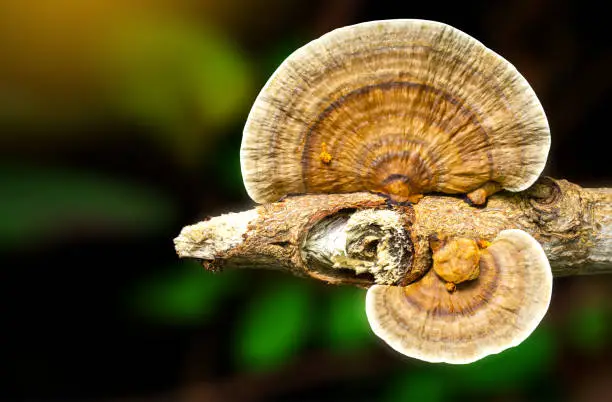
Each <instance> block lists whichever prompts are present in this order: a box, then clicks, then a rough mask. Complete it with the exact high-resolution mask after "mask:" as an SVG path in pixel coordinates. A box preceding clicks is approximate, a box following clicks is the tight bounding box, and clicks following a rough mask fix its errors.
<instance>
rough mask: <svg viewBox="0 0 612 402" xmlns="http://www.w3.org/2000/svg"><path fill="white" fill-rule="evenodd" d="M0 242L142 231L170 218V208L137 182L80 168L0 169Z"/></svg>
mask: <svg viewBox="0 0 612 402" xmlns="http://www.w3.org/2000/svg"><path fill="white" fill-rule="evenodd" d="M0 186H2V189H3V196H2V197H0V245H2V247H6V246H19V245H21V244H25V243H26V242H27V243H28V244H29V245H32V244H33V243H35V242H42V241H45V240H46V239H48V238H49V237H51V238H53V235H62V234H65V235H70V231H71V230H72V228H78V229H79V230H80V231H81V232H85V233H86V232H88V231H89V232H92V233H100V232H102V233H106V232H111V233H122V234H128V233H134V234H143V233H147V232H148V231H152V230H158V229H159V228H162V227H163V226H164V225H167V224H168V223H169V222H171V221H172V219H173V217H174V215H175V211H174V206H173V205H172V204H171V203H170V201H169V200H168V199H167V198H166V197H165V196H164V195H163V194H161V193H159V192H158V191H156V190H153V189H149V188H147V187H145V186H143V185H142V184H140V183H131V182H129V181H128V180H124V179H122V180H119V179H114V178H111V177H107V176H103V175H100V174H95V173H87V172H82V171H72V170H62V169H49V168H47V169H43V168H35V167H30V168H21V167H18V166H2V167H0Z"/></svg>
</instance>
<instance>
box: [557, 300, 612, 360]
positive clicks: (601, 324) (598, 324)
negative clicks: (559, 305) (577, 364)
mask: <svg viewBox="0 0 612 402" xmlns="http://www.w3.org/2000/svg"><path fill="white" fill-rule="evenodd" d="M567 331H568V332H569V338H570V341H571V342H572V344H573V345H574V346H575V347H576V348H578V349H580V350H581V351H583V352H586V353H597V352H598V351H599V350H600V349H602V348H603V347H605V345H606V343H608V342H609V341H610V338H612V308H610V307H609V304H608V307H607V308H606V307H605V305H604V304H592V305H591V304H586V305H584V306H578V307H575V308H574V309H573V310H572V311H571V312H570V314H569V317H568V324H567Z"/></svg>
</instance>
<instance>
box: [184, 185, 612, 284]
mask: <svg viewBox="0 0 612 402" xmlns="http://www.w3.org/2000/svg"><path fill="white" fill-rule="evenodd" d="M513 228H515V229H522V230H524V231H526V232H528V233H530V234H531V235H532V236H533V237H534V238H536V239H537V240H538V241H539V242H540V243H541V244H542V246H543V248H544V251H545V252H546V255H547V256H548V259H549V261H550V264H551V267H552V270H553V274H554V275H555V276H565V275H577V274H597V273H609V272H612V189H607V188H600V189H587V188H581V187H579V186H577V185H575V184H572V183H569V182H568V181H566V180H555V179H551V178H542V179H540V181H538V182H537V183H536V184H535V185H534V186H532V187H531V188H530V189H528V190H527V191H524V192H522V193H508V192H503V193H499V194H496V195H494V196H492V197H490V198H489V200H488V201H487V204H486V205H485V206H484V207H474V206H471V205H470V204H469V203H468V202H467V201H466V199H465V197H460V196H447V195H444V196H441V195H427V196H425V197H424V198H423V199H422V200H421V201H419V202H418V203H417V204H408V205H397V204H393V203H391V202H390V201H389V200H388V199H387V198H385V197H384V196H381V195H377V194H372V193H353V194H311V195H300V196H289V197H286V198H285V199H283V200H281V201H279V202H276V203H271V204H265V205H261V206H258V207H256V208H255V209H252V210H249V211H246V212H241V213H237V214H226V215H222V216H219V217H216V218H212V219H210V220H208V221H204V222H200V223H197V224H195V225H191V226H187V227H185V228H183V230H182V232H181V234H180V235H179V236H178V237H177V238H176V239H175V246H176V251H177V253H178V254H179V256H180V257H188V258H197V259H200V260H201V261H202V263H203V265H204V267H206V268H207V269H210V270H218V269H221V268H223V267H253V268H272V269H280V270H284V271H287V272H291V273H293V274H296V275H300V276H310V277H314V278H316V279H320V280H324V281H327V282H330V283H350V284H355V285H358V286H369V285H371V284H372V283H375V282H376V283H384V284H407V283H410V282H412V281H414V280H416V279H418V278H419V277H420V276H421V275H422V274H423V273H424V272H425V271H427V270H428V269H429V268H430V267H431V250H430V246H429V241H430V239H431V238H432V236H450V237H467V238H473V239H477V240H485V241H491V240H493V239H494V238H495V236H496V235H497V234H498V233H499V232H500V231H502V230H504V229H513Z"/></svg>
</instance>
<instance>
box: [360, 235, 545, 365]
mask: <svg viewBox="0 0 612 402" xmlns="http://www.w3.org/2000/svg"><path fill="white" fill-rule="evenodd" d="M551 293H552V272H551V270H550V265H549V263H548V259H547V258H546V255H545V254H544V251H543V250H542V246H540V244H539V243H538V242H537V241H536V240H535V239H534V238H533V237H531V235H529V234H528V233H526V232H524V231H522V230H519V229H510V230H504V231H502V232H500V233H499V235H498V236H497V237H496V238H495V240H494V241H493V242H492V244H491V246H489V247H488V248H487V249H485V250H483V252H482V255H481V258H480V275H479V277H478V278H477V279H475V280H473V281H469V282H464V283H460V284H458V285H457V287H456V289H455V291H454V292H449V291H448V290H447V289H446V287H445V283H444V281H443V280H441V279H440V278H439V277H438V276H437V275H436V274H435V272H434V271H433V269H432V270H430V271H429V272H428V273H427V274H426V275H425V276H424V277H423V278H422V279H421V280H420V281H418V282H415V283H412V284H410V285H408V286H406V287H400V286H384V285H374V286H372V287H371V288H369V290H368V293H367V297H366V313H367V316H368V321H369V322H370V326H371V327H372V330H373V331H374V333H375V334H376V335H377V336H379V337H380V338H382V339H383V340H384V341H385V342H386V343H388V344H389V345H390V346H391V347H392V348H393V349H395V350H397V351H398V352H400V353H402V354H404V355H406V356H410V357H414V358H417V359H421V360H425V361H429V362H446V363H454V364H464V363H471V362H473V361H476V360H479V359H481V358H483V357H485V356H488V355H491V354H495V353H499V352H501V351H503V350H505V349H508V348H510V347H513V346H516V345H518V344H520V343H521V342H522V341H523V340H525V339H526V338H527V337H528V336H529V335H530V334H531V333H532V332H533V330H534V329H535V328H536V327H537V325H538V324H539V323H540V321H541V320H542V318H543V317H544V315H545V314H546V311H547V309H548V305H549V303H550V297H551Z"/></svg>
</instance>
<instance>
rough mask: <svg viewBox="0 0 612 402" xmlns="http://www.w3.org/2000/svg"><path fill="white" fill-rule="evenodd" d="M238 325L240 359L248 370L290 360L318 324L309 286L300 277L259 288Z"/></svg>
mask: <svg viewBox="0 0 612 402" xmlns="http://www.w3.org/2000/svg"><path fill="white" fill-rule="evenodd" d="M254 296H255V297H253V298H252V299H251V300H250V301H249V304H248V305H247V306H245V308H244V310H243V311H242V317H240V319H239V322H238V323H237V325H236V327H237V328H236V330H235V332H234V334H235V337H236V339H235V342H236V348H235V353H236V356H235V358H236V362H237V363H238V365H239V366H241V367H243V368H246V369H247V370H257V371H259V370H269V369H272V368H274V367H277V366H280V365H282V364H285V363H287V362H288V361H290V360H291V358H292V357H293V356H294V355H295V354H296V353H297V352H298V351H299V349H300V348H301V347H302V346H304V343H305V342H306V341H307V340H308V337H309V335H310V334H311V333H312V330H313V327H314V326H316V320H315V319H314V317H316V314H313V313H314V312H313V311H312V308H313V298H312V294H311V292H309V287H308V286H303V285H302V284H300V283H299V282H298V279H296V278H287V279H285V280H279V281H278V283H275V284H274V286H273V287H268V288H264V289H258V291H257V294H256V295H254Z"/></svg>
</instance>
